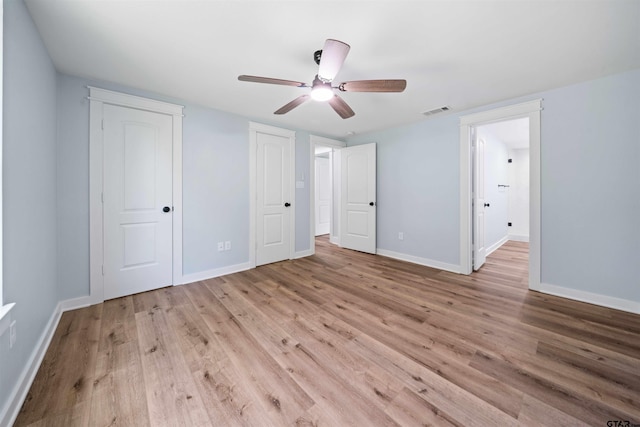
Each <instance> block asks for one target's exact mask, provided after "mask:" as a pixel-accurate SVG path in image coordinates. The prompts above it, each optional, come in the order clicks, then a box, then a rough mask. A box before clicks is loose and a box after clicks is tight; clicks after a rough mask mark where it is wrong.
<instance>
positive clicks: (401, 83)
mask: <svg viewBox="0 0 640 427" xmlns="http://www.w3.org/2000/svg"><path fill="white" fill-rule="evenodd" d="M406 87H407V81H406V80H355V81H352V82H344V83H341V84H340V86H338V89H340V90H341V91H342V92H402V91H404V89H405V88H406Z"/></svg>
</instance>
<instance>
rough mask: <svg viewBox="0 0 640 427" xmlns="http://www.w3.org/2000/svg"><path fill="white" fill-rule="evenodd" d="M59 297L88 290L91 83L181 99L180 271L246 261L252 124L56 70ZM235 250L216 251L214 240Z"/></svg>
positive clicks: (305, 243)
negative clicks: (229, 245)
mask: <svg viewBox="0 0 640 427" xmlns="http://www.w3.org/2000/svg"><path fill="white" fill-rule="evenodd" d="M57 85H58V104H57V107H58V111H59V113H58V115H59V127H58V170H59V172H58V188H57V191H58V200H60V201H61V202H60V204H59V205H58V213H59V216H58V231H59V245H58V249H59V250H58V257H59V273H58V277H59V283H60V286H59V288H60V289H59V292H60V299H61V300H65V299H69V298H75V297H80V296H84V295H88V293H89V102H88V100H87V96H88V93H89V91H88V89H87V86H96V87H100V88H104V89H108V90H115V91H120V92H124V93H129V94H132V95H138V96H145V97H149V98H153V99H158V100H161V101H167V102H173V103H177V104H179V105H184V106H185V109H184V114H185V117H184V119H183V142H182V145H183V213H184V216H183V270H184V274H192V273H201V272H207V271H209V270H215V269H218V268H222V267H228V266H233V265H236V264H241V263H245V262H247V261H249V122H250V120H249V119H248V118H246V117H241V116H238V115H234V114H229V113H225V112H222V111H218V110H213V109H210V108H204V107H201V106H198V105H193V104H189V103H185V102H184V101H182V100H177V99H173V98H167V97H165V96H162V95H158V94H153V93H149V92H145V91H141V90H138V89H135V88H128V87H123V86H120V85H116V84H112V83H108V82H96V81H91V80H87V79H83V78H79V77H73V76H68V75H62V74H59V75H58V79H57ZM303 173H304V176H305V180H306V182H307V183H308V176H309V134H308V133H307V132H304V131H297V132H296V176H297V177H300V176H301V174H303ZM227 240H228V241H231V243H232V245H231V246H232V250H231V251H228V252H227V251H224V252H218V249H217V242H219V241H227ZM309 247H310V242H309V188H308V185H306V186H305V188H304V189H298V190H296V251H306V250H308V249H309Z"/></svg>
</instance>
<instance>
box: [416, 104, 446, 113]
mask: <svg viewBox="0 0 640 427" xmlns="http://www.w3.org/2000/svg"><path fill="white" fill-rule="evenodd" d="M445 111H449V107H448V106H446V105H445V106H444V107H440V108H434V109H433V110H429V111H425V112H423V113H422V114H424V115H425V116H433V115H434V114H438V113H444V112H445Z"/></svg>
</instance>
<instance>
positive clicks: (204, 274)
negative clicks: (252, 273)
mask: <svg viewBox="0 0 640 427" xmlns="http://www.w3.org/2000/svg"><path fill="white" fill-rule="evenodd" d="M253 267H254V266H252V265H251V263H250V262H243V263H242V264H234V265H229V266H227V267H220V268H214V269H213V270H207V271H201V272H199V273H192V274H185V275H183V276H182V283H178V285H185V284H187V283H193V282H199V281H201V280H207V279H213V278H214V277H220V276H225V275H227V274H233V273H239V272H241V271H245V270H249V269H251V268H253Z"/></svg>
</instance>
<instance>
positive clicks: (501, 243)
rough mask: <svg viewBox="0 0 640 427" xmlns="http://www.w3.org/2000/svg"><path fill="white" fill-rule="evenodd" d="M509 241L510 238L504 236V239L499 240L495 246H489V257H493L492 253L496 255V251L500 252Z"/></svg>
mask: <svg viewBox="0 0 640 427" xmlns="http://www.w3.org/2000/svg"><path fill="white" fill-rule="evenodd" d="M508 240H509V236H504V237H503V238H502V239H500V240H498V241H497V242H495V243H494V244H493V245H491V246H489V247H488V248H487V256H489V255H491V254H492V253H494V252H495V251H496V250H498V249H499V248H500V246H502V245H504V244H505V243H507V241H508Z"/></svg>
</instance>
